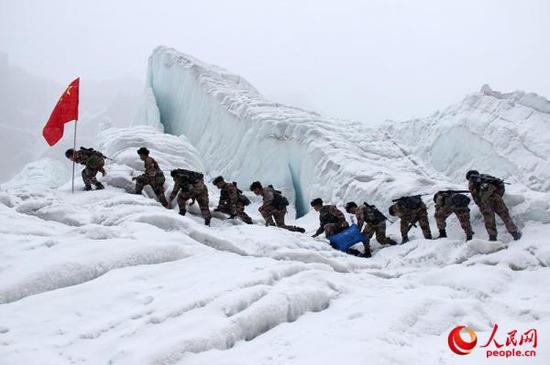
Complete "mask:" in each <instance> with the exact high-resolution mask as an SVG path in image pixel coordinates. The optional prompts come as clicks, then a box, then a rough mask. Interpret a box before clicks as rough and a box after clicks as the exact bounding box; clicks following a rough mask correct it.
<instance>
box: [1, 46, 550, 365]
mask: <svg viewBox="0 0 550 365" xmlns="http://www.w3.org/2000/svg"><path fill="white" fill-rule="evenodd" d="M148 79H149V80H148V87H147V92H146V96H145V102H144V105H143V107H142V113H141V115H140V117H139V118H138V120H137V122H138V124H141V125H138V126H134V127H131V128H108V129H105V130H103V131H102V132H101V133H100V134H99V135H98V137H97V141H96V142H97V146H98V148H100V149H101V150H102V151H103V152H104V153H105V154H106V155H108V156H109V157H112V158H113V159H114V161H110V162H109V163H108V165H107V167H106V168H107V172H108V174H107V176H105V177H104V178H101V179H102V180H103V181H105V182H106V185H107V188H106V189H105V190H103V191H94V192H82V191H80V189H81V188H82V183H81V182H80V180H79V179H78V176H79V173H77V188H78V189H79V191H78V192H77V193H76V194H74V195H72V194H70V164H69V163H68V162H67V161H66V160H62V161H64V163H62V162H59V161H54V160H51V159H41V160H39V161H35V162H33V163H31V164H29V165H27V166H26V167H25V168H24V169H23V170H22V171H21V172H20V173H19V174H17V175H16V176H15V177H14V178H13V179H12V180H11V181H9V182H8V183H5V184H2V185H0V222H1V223H2V224H0V278H1V279H2V280H0V364H2V365H15V364H17V365H19V364H35V363H40V364H45V365H49V364H51V365H54V364H55V365H65V364H67V365H69V364H75V363H80V364H89V365H98V364H110V365H117V364H128V365H134V364H143V365H172V364H174V365H183V364H185V365H188V364H235V365H237V364H238V365H248V364H250V365H252V364H254V365H256V364H285V365H286V364H295V365H303V364H334V363H343V364H350V365H355V364H357V365H359V364H403V363H407V364H455V363H460V364H462V363H465V364H479V363H482V362H483V361H487V360H486V359H485V355H484V351H483V350H482V349H479V348H476V349H475V350H474V352H473V353H472V354H471V355H468V356H465V357H458V356H457V355H454V354H453V353H452V352H451V351H450V350H449V348H448V345H447V335H448V333H449V331H450V330H451V329H452V328H454V327H455V326H457V325H460V324H464V325H469V326H472V327H473V329H474V330H475V331H476V332H477V334H478V337H479V342H478V343H479V345H482V343H481V342H482V341H483V340H486V339H488V338H489V335H490V332H491V330H492V328H493V325H494V324H495V323H498V324H499V326H500V330H501V331H502V333H500V334H499V336H500V337H499V340H500V342H503V341H504V340H505V336H506V333H505V331H509V330H513V329H517V330H519V331H525V330H527V329H530V328H536V329H538V331H539V334H540V337H539V340H540V342H539V346H538V348H537V351H538V356H537V357H536V358H532V359H529V362H528V363H530V364H548V363H549V362H550V348H548V346H549V345H550V343H549V342H548V341H547V334H548V333H550V310H549V309H548V303H549V302H550V292H549V291H548V287H549V286H550V275H549V269H548V267H549V265H550V245H548V241H547V237H548V236H549V235H550V224H547V223H549V216H550V208H549V201H550V199H549V194H550V191H549V189H548V185H547V184H546V183H547V181H546V180H545V179H544V178H543V177H545V176H547V175H546V174H547V170H546V167H545V166H547V165H545V164H546V163H547V162H546V161H547V158H546V156H547V153H546V152H547V148H548V145H547V144H545V141H546V140H547V138H548V133H547V123H548V110H547V105H548V102H547V101H545V100H544V99H542V98H540V97H537V96H534V95H530V94H522V93H513V94H500V93H496V92H493V91H490V90H489V89H487V88H484V90H483V91H482V92H481V93H479V94H474V95H472V96H469V97H467V98H466V99H465V101H464V102H462V103H460V104H458V105H457V106H454V107H451V108H449V109H448V110H447V111H444V112H441V113H439V114H436V115H435V116H432V117H430V118H427V119H424V120H416V121H410V122H406V123H404V124H403V125H394V124H390V125H384V126H382V127H380V128H367V127H365V126H362V125H360V124H357V123H352V122H346V121H340V120H335V119H329V118H325V117H321V116H319V115H317V114H315V113H311V112H307V111H303V110H299V109H295V108H291V107H287V106H282V105H279V104H277V103H273V102H269V101H267V100H265V99H264V98H263V97H262V96H261V95H260V94H259V93H258V92H257V91H256V90H254V88H253V87H252V86H250V85H249V84H248V83H247V82H246V81H244V80H243V79H241V78H239V77H238V76H235V75H231V74H230V73H228V72H227V71H224V70H221V69H219V68H217V67H214V66H209V65H205V64H204V63H202V62H200V61H197V60H195V59H193V58H192V57H190V56H186V55H182V54H180V53H177V52H176V51H174V50H170V49H167V48H159V49H157V50H156V51H155V52H154V54H153V56H152V57H151V59H150V69H149V74H148ZM530 113H531V114H530ZM503 118H506V120H504V119H503ZM143 124H145V125H143ZM466 130H467V131H468V133H470V134H468V133H466V132H465V131H466ZM164 131H166V132H167V133H166V134H165V133H163V132H164ZM506 131H507V132H506ZM453 133H457V134H458V135H460V137H457V138H459V139H458V140H455V139H454V137H453V136H455V135H454V134H453ZM460 133H462V134H460ZM493 134H494V137H493ZM466 136H467V138H466ZM506 136H508V137H509V138H508V137H506ZM520 136H523V138H524V139H523V140H522V139H521V138H520ZM461 141H462V143H460V142H461ZM464 141H468V142H469V141H473V142H475V143H472V144H468V145H465V144H464V143H463V142H464ZM520 141H524V142H525V143H524V144H525V146H527V147H524V146H522V145H521V143H520ZM493 142H494V143H493ZM505 142H507V143H508V147H506V144H505ZM527 142H529V143H527ZM143 145H146V146H147V147H148V148H149V149H150V150H151V152H152V154H153V156H154V157H155V158H156V159H157V161H158V162H159V164H160V166H161V168H162V169H164V170H165V171H166V172H167V171H168V170H170V169H172V168H175V167H184V168H186V167H187V168H192V169H197V170H202V171H206V172H207V180H208V181H209V180H210V179H211V178H212V177H213V176H214V175H216V174H219V173H223V174H224V175H226V176H228V177H229V178H232V179H234V180H238V181H239V183H240V184H241V186H246V185H247V184H249V183H250V182H251V181H253V180H255V179H260V180H262V181H264V182H266V183H273V184H275V185H277V186H278V187H284V188H286V189H287V190H288V191H289V192H291V193H292V196H293V197H295V206H296V211H297V213H298V215H303V214H304V213H306V212H307V209H308V207H307V202H308V200H309V199H310V198H312V197H314V196H317V195H319V196H321V197H323V198H324V199H326V200H327V201H332V202H335V203H341V202H343V201H344V200H347V199H353V200H356V201H359V202H361V201H362V200H368V201H371V202H375V203H377V204H378V205H379V206H380V207H381V208H383V209H384V208H386V207H387V206H388V205H389V204H390V199H391V198H392V197H396V196H400V195H403V194H406V193H410V192H417V193H418V192H433V191H435V190H436V189H438V188H442V187H461V188H463V187H464V180H463V175H464V172H465V171H466V170H467V169H469V168H471V167H473V166H475V167H479V169H480V170H484V171H489V172H492V173H494V174H495V175H499V176H509V177H510V179H511V181H512V182H513V183H514V184H513V185H511V186H510V187H509V189H508V191H507V194H506V200H507V203H508V204H509V206H510V207H511V210H512V214H513V215H514V217H515V218H518V221H519V223H520V225H521V227H522V230H523V233H524V237H523V238H522V240H521V241H518V242H510V237H509V236H507V235H504V234H503V235H502V241H498V242H488V241H486V240H484V238H486V234H485V231H484V228H483V223H482V221H481V220H480V214H479V211H478V210H477V208H475V207H473V209H472V217H473V227H474V231H475V232H476V235H475V238H474V239H473V240H472V241H470V242H468V243H465V242H464V241H463V240H462V237H463V232H461V229H460V227H459V225H458V222H457V221H456V219H454V217H451V218H450V219H449V226H448V233H449V238H448V239H441V240H436V241H427V240H424V239H421V238H420V232H418V231H417V230H413V232H412V233H411V235H410V236H411V239H412V240H411V242H409V243H407V244H405V245H398V246H393V247H386V248H382V247H381V246H380V245H379V244H378V243H377V242H376V241H373V242H372V248H373V252H374V256H373V258H371V259H363V258H356V257H352V256H348V255H344V254H342V253H340V252H337V251H335V250H333V249H331V248H330V246H329V245H328V244H327V242H326V240H324V239H313V238H311V237H310V236H309V235H310V234H312V232H313V231H314V230H315V229H316V228H317V224H318V223H317V215H316V214H315V213H314V212H309V213H307V214H305V215H304V216H303V217H301V218H299V219H298V220H296V221H295V222H293V221H292V219H290V223H296V224H299V225H301V226H303V227H306V229H307V233H308V234H305V235H304V234H299V233H294V232H288V231H285V230H280V229H277V228H274V227H265V226H264V225H263V222H262V220H261V217H260V216H259V213H258V211H257V208H258V206H259V204H260V201H259V199H258V198H257V197H255V196H252V195H250V192H246V193H247V194H249V195H248V196H249V197H250V198H251V200H252V204H251V205H250V206H249V207H247V211H248V212H249V214H250V215H251V216H252V218H253V220H254V223H255V224H253V225H245V224H242V223H240V222H238V221H234V220H228V219H226V217H225V216H224V215H221V214H216V215H215V216H214V219H213V221H212V227H205V226H204V225H203V224H202V219H201V217H200V214H199V210H198V207H196V206H193V207H191V208H190V209H189V214H188V215H186V216H185V217H181V216H179V215H178V214H177V210H176V209H175V207H174V208H173V209H171V210H167V209H165V208H163V207H162V206H161V205H160V204H158V203H157V202H156V201H155V200H154V199H153V198H152V197H153V194H152V192H151V191H149V190H146V191H145V193H146V195H148V197H146V196H136V195H131V194H128V191H132V188H133V182H132V181H131V178H132V177H133V176H136V174H138V173H139V171H140V170H142V168H143V166H142V163H141V162H140V161H139V160H138V158H137V155H136V150H137V148H139V147H141V146H143ZM480 146H481V147H480ZM434 151H437V153H435V152H434ZM495 153H496V154H498V157H495V156H494V154H495ZM518 153H521V156H520V157H518V156H517V154H518ZM469 154H470V155H469ZM468 156H474V157H475V158H476V161H477V162H476V164H475V165H474V164H472V162H471V160H470V159H471V157H470V158H469V157H468ZM497 168H498V169H497ZM506 169H507V170H506ZM504 171H506V173H505V172H504ZM529 171H536V174H535V173H533V174H532V175H536V176H538V177H539V178H540V180H539V181H536V180H534V179H533V178H530V177H529V176H527V174H528V173H529ZM507 174H508V175H507ZM524 174H525V175H526V176H523V175H524ZM539 175H540V176H539ZM513 177H515V178H516V179H515V180H512V178H513ZM170 180H171V179H169V178H168V180H167V184H166V187H167V188H168V190H169V189H170V188H171V182H170ZM208 186H209V190H210V206H211V208H213V207H214V206H215V204H216V201H217V199H218V191H217V189H215V188H214V187H213V186H212V185H211V184H210V183H208ZM429 200H430V199H425V201H426V202H427V203H430V202H429ZM429 205H430V204H429ZM432 216H433V210H432V209H431V205H430V223H431V226H432V230H433V231H434V233H435V228H434V226H435V225H434V222H433V218H432ZM398 226H399V224H398V223H395V224H390V225H389V227H388V231H389V234H390V235H391V236H393V237H394V238H397V237H398V231H399V227H398ZM501 229H502V227H499V230H501ZM502 336H504V338H502ZM509 360H510V359H509ZM513 360H517V359H512V360H511V361H499V360H498V359H493V360H491V361H492V362H494V363H495V364H506V363H517V361H513Z"/></svg>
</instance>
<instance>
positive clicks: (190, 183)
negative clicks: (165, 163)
mask: <svg viewBox="0 0 550 365" xmlns="http://www.w3.org/2000/svg"><path fill="white" fill-rule="evenodd" d="M170 175H171V176H172V178H173V179H174V189H173V190H172V193H171V194H170V203H171V202H172V201H173V200H174V198H175V197H176V196H177V197H178V199H177V201H178V207H179V210H180V212H179V213H180V214H181V215H185V213H187V208H186V204H187V201H188V200H189V199H193V201H196V202H197V203H199V208H200V209H201V215H202V217H203V218H204V224H205V225H207V226H209V225H210V220H211V219H212V216H211V214H210V208H209V207H208V188H207V187H206V185H205V184H204V176H203V174H201V173H200V172H196V171H190V170H184V169H176V170H172V171H171V172H170ZM178 193H179V194H178Z"/></svg>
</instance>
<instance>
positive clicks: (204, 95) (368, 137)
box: [140, 47, 434, 216]
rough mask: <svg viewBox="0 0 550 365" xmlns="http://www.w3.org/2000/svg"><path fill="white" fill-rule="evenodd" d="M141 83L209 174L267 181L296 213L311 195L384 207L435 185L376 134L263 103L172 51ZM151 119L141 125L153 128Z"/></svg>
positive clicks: (236, 80) (158, 56) (243, 86)
mask: <svg viewBox="0 0 550 365" xmlns="http://www.w3.org/2000/svg"><path fill="white" fill-rule="evenodd" d="M147 83H148V84H147V87H148V88H150V90H152V91H153V94H154V95H153V96H154V101H155V102H156V105H157V106H158V112H159V114H160V122H161V123H162V125H163V127H164V130H165V132H167V133H170V134H175V135H182V134H183V135H185V136H187V138H188V139H189V140H190V141H191V143H192V144H193V145H194V146H195V148H196V149H197V150H198V151H199V153H200V155H201V157H202V158H203V161H204V164H205V167H206V170H207V172H208V173H209V174H211V175H212V176H213V175H215V174H223V175H224V176H227V177H228V178H230V179H233V180H236V181H238V182H239V184H241V186H248V184H250V183H251V182H252V181H254V180H261V181H262V182H264V183H270V184H274V185H275V186H276V187H279V188H282V189H284V190H286V191H287V192H288V193H290V196H291V197H292V198H293V199H294V202H295V207H296V212H297V214H298V215H299V216H300V215H303V214H304V213H305V212H306V211H307V210H309V204H308V202H309V200H310V199H311V198H313V197H316V196H320V197H322V198H323V199H326V200H327V201H332V202H336V203H338V202H343V201H345V200H347V199H353V200H365V199H367V198H368V199H370V201H374V202H378V203H382V202H383V204H387V197H388V195H390V196H399V195H401V194H405V193H409V192H412V191H413V189H414V187H416V186H418V185H424V186H425V185H433V184H434V181H433V179H432V177H433V176H430V173H428V172H427V171H426V169H425V168H423V167H422V166H419V164H418V163H416V162H415V161H413V160H412V159H411V157H410V156H407V155H406V154H405V153H404V152H403V151H402V150H401V149H400V148H399V146H398V145H397V144H396V143H395V142H394V141H393V140H392V139H391V138H390V137H389V136H388V135H387V134H386V133H385V132H384V131H383V130H375V129H368V128H366V127H364V126H363V125H361V124H359V123H354V122H349V121H342V120H337V119H330V118H325V117H321V116H320V115H318V114H316V113H313V112H308V111H305V110H302V109H299V108H294V107H290V106H285V105H281V104H279V103H276V102H272V101H269V100H267V99H265V98H264V97H263V96H262V95H261V94H260V93H259V92H258V91H257V90H256V89H255V88H254V87H252V86H251V85H250V84H249V83H248V82H247V81H246V80H244V79H243V78H241V77H239V76H237V75H234V74H231V73H229V72H227V71H225V70H223V69H221V68H218V67H216V66H211V65H207V64H205V63H203V62H201V61H199V60H197V59H195V58H193V57H191V56H188V55H185V54H183V53H180V52H177V51H176V50H174V49H170V48H166V47H159V48H157V49H156V50H155V51H154V52H153V54H152V56H151V57H150V59H149V69H148V75H147ZM148 109H149V110H151V109H154V108H151V107H149V108H148ZM151 114H152V115H153V117H152V120H148V118H147V117H143V116H142V117H141V118H140V123H142V124H152V125H155V124H157V122H156V120H155V119H156V117H155V116H154V113H151ZM396 175H399V179H397V178H396V177H397V176H396ZM396 180H400V181H399V182H397V181H396ZM419 183H420V184H419ZM381 187H383V189H380V188H381ZM407 190H410V191H407ZM383 197H384V198H383Z"/></svg>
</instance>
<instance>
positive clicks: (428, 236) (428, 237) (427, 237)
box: [424, 232, 432, 240]
mask: <svg viewBox="0 0 550 365" xmlns="http://www.w3.org/2000/svg"><path fill="white" fill-rule="evenodd" d="M424 238H425V239H427V240H431V239H432V234H431V232H430V233H426V234H424Z"/></svg>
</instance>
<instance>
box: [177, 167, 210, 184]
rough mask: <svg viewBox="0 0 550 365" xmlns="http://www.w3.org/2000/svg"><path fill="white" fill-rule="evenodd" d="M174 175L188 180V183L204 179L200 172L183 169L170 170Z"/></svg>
mask: <svg viewBox="0 0 550 365" xmlns="http://www.w3.org/2000/svg"><path fill="white" fill-rule="evenodd" d="M172 172H173V173H174V177H175V178H177V179H181V180H188V181H189V183H190V184H195V183H197V182H199V181H203V180H204V175H203V174H201V173H200V172H196V171H191V170H185V169H175V170H173V171H172Z"/></svg>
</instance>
